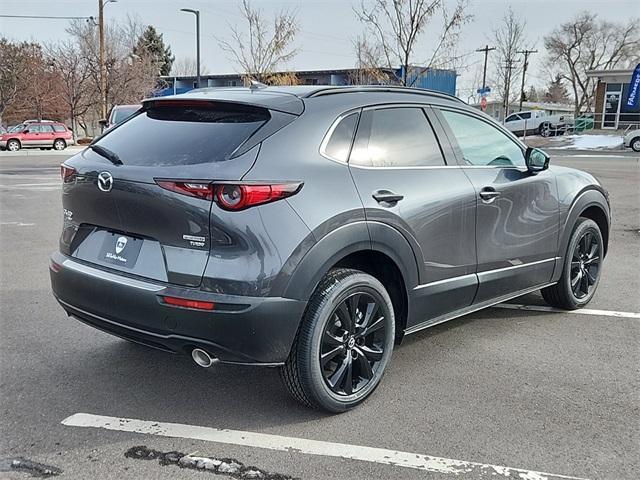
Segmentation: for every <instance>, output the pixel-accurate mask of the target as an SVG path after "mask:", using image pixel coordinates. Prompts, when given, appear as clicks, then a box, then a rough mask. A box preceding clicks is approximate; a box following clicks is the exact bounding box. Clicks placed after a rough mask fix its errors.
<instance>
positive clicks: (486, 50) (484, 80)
mask: <svg viewBox="0 0 640 480" xmlns="http://www.w3.org/2000/svg"><path fill="white" fill-rule="evenodd" d="M495 49H496V47H491V48H489V45H485V47H484V48H478V49H477V50H476V52H484V68H483V70H482V88H483V89H485V88H486V87H487V60H488V58H489V52H490V51H491V50H495Z"/></svg>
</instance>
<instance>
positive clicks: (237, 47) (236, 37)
mask: <svg viewBox="0 0 640 480" xmlns="http://www.w3.org/2000/svg"><path fill="white" fill-rule="evenodd" d="M240 13H241V15H242V18H243V19H244V22H245V27H246V30H245V29H241V28H239V27H238V26H230V28H231V38H230V40H219V44H220V48H222V50H224V51H225V52H226V53H227V54H228V55H229V56H230V59H231V60H232V61H234V62H235V63H236V65H237V66H238V68H239V69H240V70H241V71H242V73H243V74H244V75H245V76H246V77H248V78H250V79H253V80H258V81H260V82H265V83H266V82H268V81H269V77H271V76H272V75H273V74H274V73H275V72H276V70H277V68H278V67H279V66H280V65H283V64H285V63H286V62H288V61H289V60H291V59H292V58H293V57H294V56H295V55H296V54H297V50H296V49H295V48H293V46H292V44H293V42H294V40H295V37H296V34H297V33H298V31H299V30H300V27H299V24H298V19H297V17H296V14H295V13H294V12H292V11H290V10H286V9H285V10H281V11H280V12H279V13H278V14H276V15H275V16H274V18H273V26H272V28H270V26H269V21H268V19H267V18H266V17H265V16H264V14H263V12H262V11H261V10H258V9H256V8H253V7H252V6H251V2H250V1H249V0H242V5H241V6H240Z"/></svg>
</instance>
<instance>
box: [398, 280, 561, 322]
mask: <svg viewBox="0 0 640 480" xmlns="http://www.w3.org/2000/svg"><path fill="white" fill-rule="evenodd" d="M555 283H557V282H551V283H545V284H542V285H538V286H536V287H531V288H527V289H525V290H520V291H518V292H514V293H510V294H509V295H503V296H502V297H497V298H492V299H491V300H487V301H484V302H482V303H477V304H475V305H469V306H468V307H465V308H461V309H460V310H456V311H454V312H449V313H446V314H444V315H440V316H439V317H436V318H431V319H429V320H427V321H426V322H422V323H419V324H417V325H414V326H413V327H411V328H408V329H406V330H405V331H404V334H405V335H411V334H412V333H416V332H419V331H420V330H424V329H425V328H429V327H433V326H435V325H438V324H440V323H444V322H448V321H449V320H453V319H454V318H458V317H463V316H464V315H468V314H469V313H473V312H477V311H478V310H483V309H485V308H488V307H491V306H493V305H497V304H498V303H502V302H506V301H507V300H511V299H512V298H516V297H520V296H522V295H526V294H527V293H531V292H535V291H536V290H540V289H541V288H545V287H549V286H551V285H554V284H555Z"/></svg>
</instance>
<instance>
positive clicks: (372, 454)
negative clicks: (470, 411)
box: [62, 413, 584, 480]
mask: <svg viewBox="0 0 640 480" xmlns="http://www.w3.org/2000/svg"><path fill="white" fill-rule="evenodd" d="M62 424H63V425H67V426H72V427H93V428H104V429H107V430H118V431H123V432H133V433H142V434H148V435H159V436H162V437H173V438H188V439H193V440H204V441H208V442H217V443H224V444H230V445H241V446H244V447H254V448H264V449H268V450H279V451H284V452H297V453H304V454H307V455H320V456H327V457H339V458H346V459H350V460H360V461H363V462H374V463H382V464H386V465H393V466H396V467H405V468H413V469H416V470H425V471H428V472H436V473H443V474H450V475H465V476H466V477H468V478H485V477H488V478H516V479H517V478H519V479H524V480H545V479H546V480H551V479H570V480H576V479H578V480H584V479H581V478H580V477H571V476H567V475H556V474H552V473H544V472H536V471H533V470H525V469H522V468H512V467H502V466H499V465H490V464H484V463H477V462H467V461H464V460H453V459H450V458H442V457H433V456H431V455H422V454H418V453H409V452H399V451H397V450H387V449H384V448H374V447H364V446H358V445H347V444H343V443H332V442H321V441H318V440H306V439H303V438H294V437H283V436H280V435H269V434H265V433H254V432H242V431H238V430H226V429H225V430H220V429H217V428H211V427H198V426H194V425H184V424H180V423H162V422H152V421H146V420H135V419H131V418H118V417H107V416H103V415H92V414H89V413H76V414H74V415H71V416H70V417H67V418H65V419H64V420H63V421H62Z"/></svg>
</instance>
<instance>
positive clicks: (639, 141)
mask: <svg viewBox="0 0 640 480" xmlns="http://www.w3.org/2000/svg"><path fill="white" fill-rule="evenodd" d="M629 146H630V147H631V150H633V151H634V152H640V137H636V138H634V139H633V140H631V143H630V144H629Z"/></svg>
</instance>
